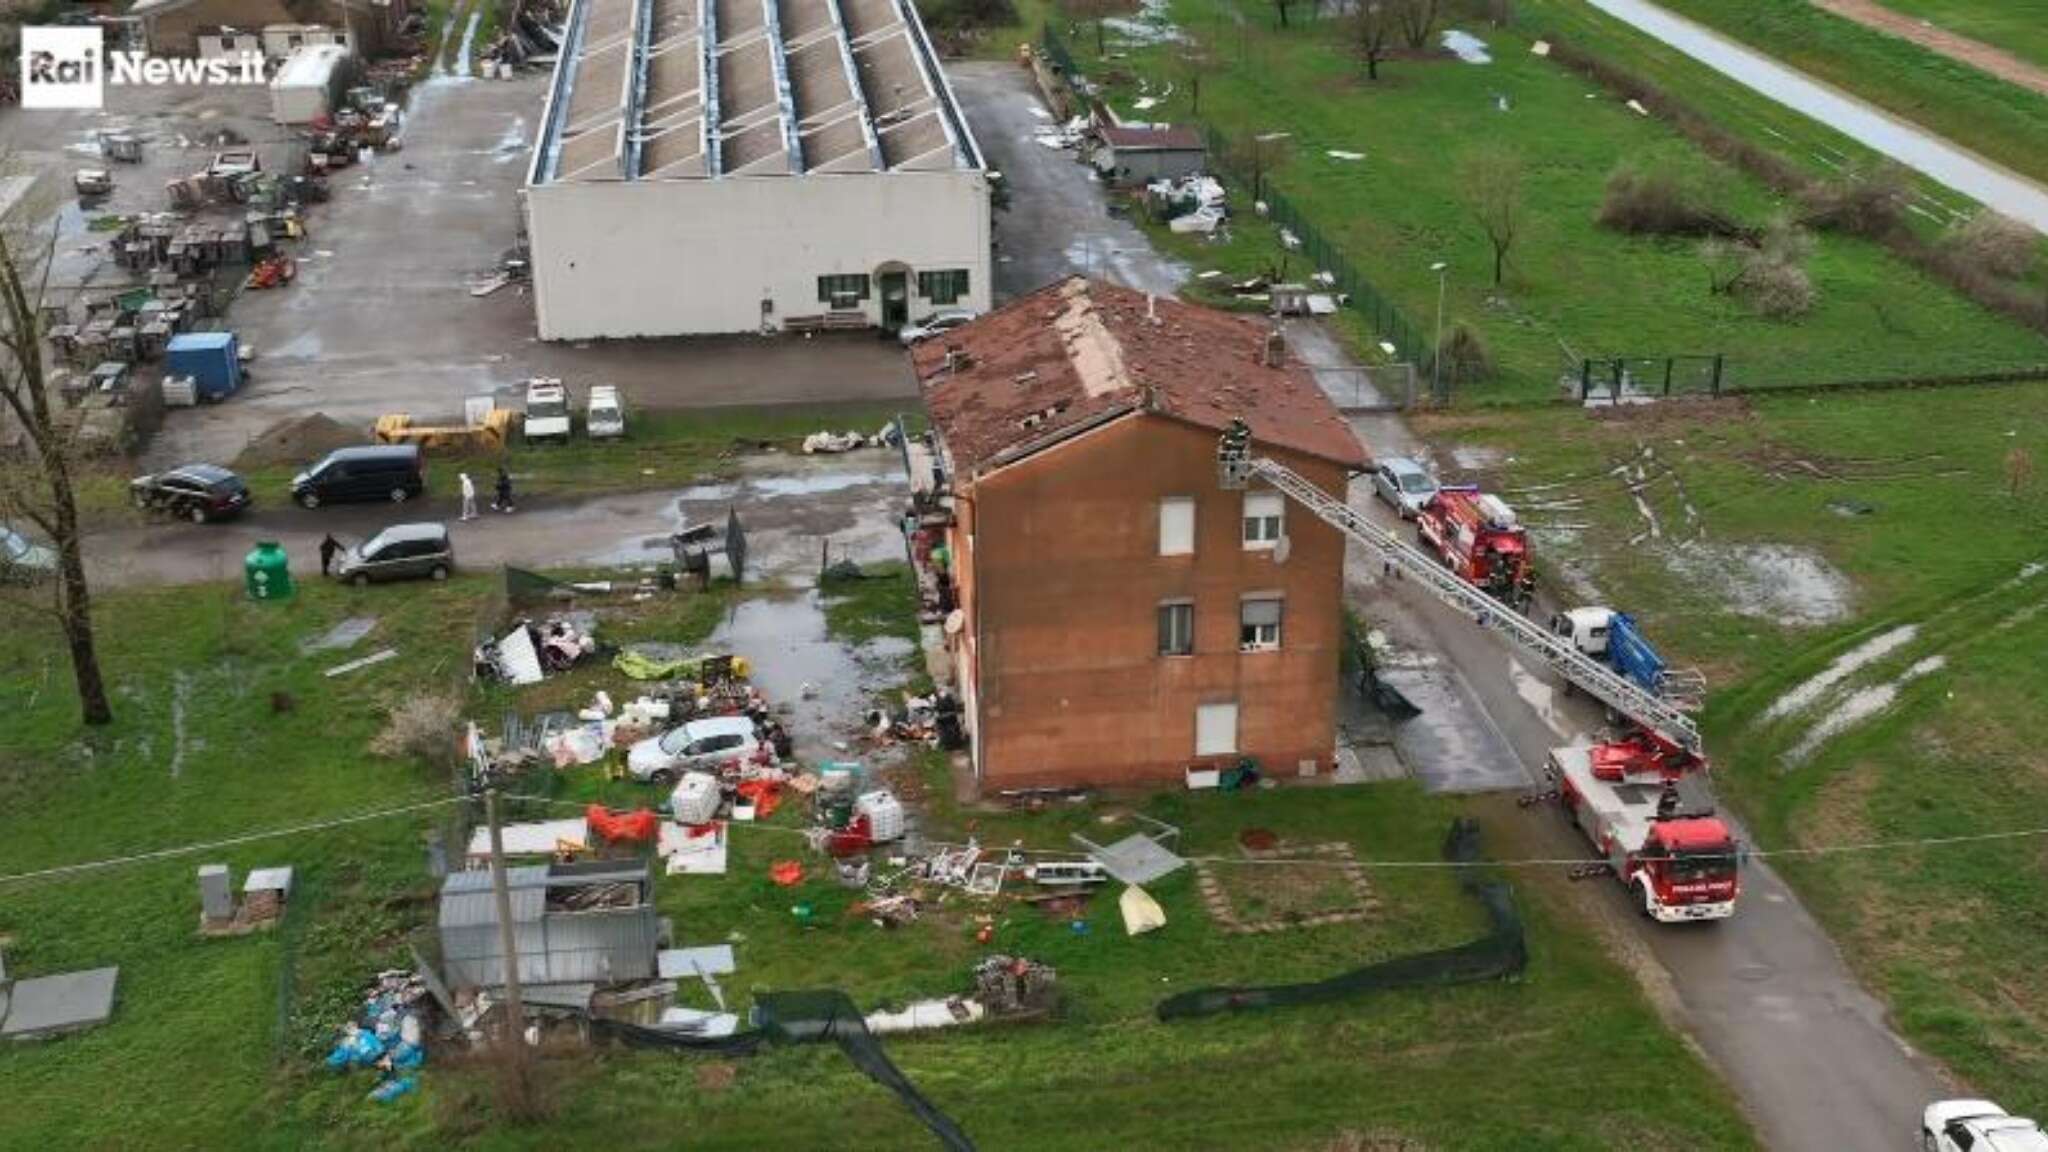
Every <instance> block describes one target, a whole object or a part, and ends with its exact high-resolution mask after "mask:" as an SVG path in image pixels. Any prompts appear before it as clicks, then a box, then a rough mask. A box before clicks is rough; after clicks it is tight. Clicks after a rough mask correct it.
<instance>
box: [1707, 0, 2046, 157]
mask: <svg viewBox="0 0 2048 1152" xmlns="http://www.w3.org/2000/svg"><path fill="white" fill-rule="evenodd" d="M1885 3H1886V5H1887V6H1888V7H1892V8H1897V9H1900V10H1902V11H1907V12H1911V13H1913V14H1914V15H1917V16H1925V17H1926V18H1928V19H1931V20H1934V21H1935V22H1937V23H1939V24H1941V25H1942V26H1943V27H1946V28H1949V29H1951V30H1953V31H1956V32H1962V33H1964V34H1965V35H1973V36H1978V37H1979V38H1981V39H1983V40H1985V41H1986V42H1987V43H1989V44H1992V45H1994V46H1997V47H2000V48H2004V49H2005V50H2006V51H2008V52H2011V53H2013V54H2014V55H2016V56H2020V57H2022V58H2026V59H2030V60H2031V62H2033V63H2035V64H2037V65H2039V66H2041V67H2044V68H2048V4H2042V3H2040V2H2038V0H2008V2H1999V0H1988V2H1987V0H1975V2H1959V0H1936V2H1933V3H1926V2H1907V3H1900V2H1897V0H1885ZM1666 7H1669V8H1670V9H1672V10H1673V11H1675V12H1678V13H1681V14H1683V15H1685V16H1688V17H1690V18H1692V19H1694V20H1697V21H1699V22H1700V23H1702V24H1705V25H1707V26H1708V27H1710V28H1713V29H1714V30H1715V31H1717V32H1720V33H1722V34H1723V35H1725V36H1729V37H1732V38H1733V39H1736V40H1740V41H1742V42H1744V43H1746V44H1749V45H1750V46H1751V47H1754V48H1759V49H1761V50H1763V51H1765V52H1768V53H1770V54H1771V55H1773V56H1776V57H1777V58H1779V59H1781V60H1783V61H1785V62H1786V63H1787V64H1790V65H1792V66H1793V67H1795V68H1798V69H1800V70H1802V71H1804V72H1807V73H1810V74H1811V75H1813V76H1815V77H1818V78H1819V79H1822V80H1825V81H1827V82H1828V83H1830V84H1833V85H1835V86H1836V87H1838V88H1841V89H1843V90H1845V91H1848V92H1852V93H1854V94H1856V95H1857V96H1860V97H1862V98H1863V99H1865V100H1868V101H1870V102H1871V103H1873V104H1876V105H1877V106H1878V107H1880V108H1883V109H1885V110H1887V111H1889V112H1892V113H1895V114H1896V115H1898V116H1901V117H1903V118H1905V119H1907V120H1911V121H1913V122H1915V123H1918V124H1920V125H1923V126H1924V127H1926V128H1928V129H1930V130H1932V131H1933V132H1935V133H1936V134H1938V135H1941V136H1946V137H1947V138H1949V139H1950V140H1952V141H1954V142H1956V143H1958V144H1961V145H1962V146H1963V147H1965V148H1968V149H1970V150H1971V151H1973V152H1977V153H1979V154H1981V155H1984V156H1987V157H1989V158H1990V159H1992V160H1995V161H1997V162H1998V163H2000V164H2003V165H2005V166H2006V167H2009V168H2011V169H2013V170H2014V171H2016V172H2019V173H2021V174H2023V175H2026V176H2030V177H2032V178H2034V179H2035V180H2042V181H2048V96H2043V95H2041V94H2040V93H2038V92H2035V91H2031V90H2029V89H2026V88H2023V87H2020V86H2019V85H2017V84H2011V83H2008V82H2006V81H2004V80H2000V79H1999V78H1997V77H1995V76H1993V75H1991V74H1990V73H1988V72H1985V71H1984V70H1982V69H1980V68H1977V67H1975V66H1974V65H1971V64H1966V63H1964V62H1962V61H1960V60H1954V59H1951V58H1949V57H1947V56H1944V55H1942V54H1940V53H1938V52H1934V51H1932V50H1930V49H1927V48H1923V47H1921V46H1920V45H1918V44H1914V43H1911V42H1909V41H1906V40H1902V39H1899V38H1898V37H1896V36H1889V35H1886V34H1885V33H1883V32H1879V31H1877V30H1876V29H1873V28H1866V27H1864V26H1863V25H1861V24H1858V23H1856V22H1855V21H1853V20H1849V19H1847V18H1845V17H1841V16H1836V15H1834V14H1832V13H1830V12H1827V11H1825V10H1824V9H1821V8H1818V7H1816V6H1814V5H1813V4H1811V3H1808V0H1668V2H1667V3H1666ZM1916 9H1929V10H1931V9H1946V10H1957V9H1967V10H1971V12H1972V14H1973V15H1976V16H1978V17H1979V19H1977V20H1975V21H1971V22H1969V23H1970V24H1971V26H1972V27H1975V28H1978V29H1980V30H1979V31H1969V30H1968V29H1966V28H1965V27H1962V26H1960V25H1958V24H1957V23H1954V22H1952V21H1950V20H1949V19H1946V18H1944V17H1946V16H1948V15H1952V14H1955V13H1953V12H1952V11H1951V12H1937V11H1915V10H1916Z"/></svg>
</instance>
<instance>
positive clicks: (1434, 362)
mask: <svg viewBox="0 0 2048 1152" xmlns="http://www.w3.org/2000/svg"><path fill="white" fill-rule="evenodd" d="M1450 268H1451V266H1450V264H1449V263H1447V262H1445V261H1442V260H1439V261H1437V262H1436V263H1434V264H1431V265H1430V266H1429V270H1430V271H1431V272H1434V273H1436V343H1435V344H1434V345H1432V346H1431V347H1430V350H1429V392H1430V398H1431V399H1432V400H1433V401H1434V402H1436V403H1438V404H1441V403H1443V402H1444V282H1445V281H1446V280H1447V279H1448V278H1449V277H1450Z"/></svg>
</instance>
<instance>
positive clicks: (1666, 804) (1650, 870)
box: [1548, 730, 1741, 924]
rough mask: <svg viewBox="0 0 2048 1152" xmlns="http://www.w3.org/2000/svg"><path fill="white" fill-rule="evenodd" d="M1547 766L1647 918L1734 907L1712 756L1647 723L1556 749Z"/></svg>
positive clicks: (1678, 917) (1731, 848)
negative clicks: (1703, 756)
mask: <svg viewBox="0 0 2048 1152" xmlns="http://www.w3.org/2000/svg"><path fill="white" fill-rule="evenodd" d="M1548 774H1549V776H1550V779H1551V782H1552V783H1553V784H1555V785H1556V787H1557V797H1558V801H1559V802H1560V803H1561V804H1563V805H1564V810H1565V811H1566V812H1567V813H1568V814H1570V816H1571V817H1572V820H1573V821H1574V822H1575V823H1577V824H1578V826H1579V830H1580V831H1582V832H1584V833H1585V834H1586V839H1588V840H1590V841H1592V844H1593V848H1594V851H1596V852H1598V853H1599V854H1600V856H1601V857H1602V858H1603V861H1604V865H1603V870H1605V871H1611V872H1612V873H1613V874H1614V877H1615V878H1616V879H1617V880H1620V881H1621V882H1622V883H1623V884H1625V885H1627V886H1628V888H1629V889H1630V890H1631V891H1632V892H1634V893H1635V895H1636V898H1637V899H1638V900H1640V901H1641V902H1642V906H1643V914H1644V915H1645V916H1650V917H1652V918H1654V919H1656V920H1659V921H1661V922H1663V923H1666V924H1672V923H1679V922H1683V921H1688V920H1721V919H1725V918H1727V917H1728V916H1731V915H1733V914H1734V912H1735V897H1736V895H1737V893H1738V892H1739V891H1740V890H1741V880H1740V879H1739V878H1738V875H1737V871H1736V867H1737V864H1738V860H1737V850H1736V845H1735V836H1734V833H1733V831H1732V830H1731V829H1730V828H1729V827H1728V825H1727V823H1726V822H1725V821H1723V820H1722V819H1721V818H1720V817H1719V816H1717V815H1715V814H1714V802H1713V796H1712V794H1711V793H1710V792H1709V791H1708V789H1707V786H1706V775H1707V772H1706V764H1705V762H1704V761H1702V760H1700V759H1699V758H1698V757H1697V756H1695V755H1693V754H1692V753H1690V752H1687V751H1686V750H1685V749H1683V748H1680V747H1678V746H1677V745H1675V744H1673V743H1671V742H1670V741H1668V740H1665V739H1664V738H1662V737H1660V736H1658V735H1657V734H1656V733H1654V732H1650V731H1648V730H1641V731H1638V732H1636V733H1635V734H1634V735H1631V736H1629V737H1626V738H1625V739H1621V740H1617V741H1613V742H1611V743H1607V744H1595V745H1592V746H1591V747H1588V746H1585V745H1579V746H1576V747H1571V748H1554V749H1552V750H1551V752H1550V762H1549V765H1548Z"/></svg>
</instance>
